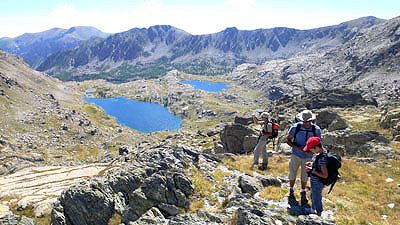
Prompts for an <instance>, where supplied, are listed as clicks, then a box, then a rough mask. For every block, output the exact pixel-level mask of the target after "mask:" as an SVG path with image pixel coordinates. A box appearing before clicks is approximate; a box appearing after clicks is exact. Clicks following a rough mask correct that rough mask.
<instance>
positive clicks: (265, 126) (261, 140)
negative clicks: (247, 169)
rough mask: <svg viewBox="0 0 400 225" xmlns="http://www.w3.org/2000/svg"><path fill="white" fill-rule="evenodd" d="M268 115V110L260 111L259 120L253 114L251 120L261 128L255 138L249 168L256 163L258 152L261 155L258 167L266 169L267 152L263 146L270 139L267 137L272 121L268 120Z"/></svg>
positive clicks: (270, 131)
mask: <svg viewBox="0 0 400 225" xmlns="http://www.w3.org/2000/svg"><path fill="white" fill-rule="evenodd" d="M268 117H269V113H268V112H262V113H261V120H259V119H257V117H256V116H255V115H253V122H254V123H255V124H260V125H261V126H262V128H261V131H260V136H259V137H258V140H257V145H256V147H255V148H254V151H253V154H254V159H253V164H252V165H251V169H253V168H254V166H255V165H258V161H259V158H260V154H261V156H262V164H261V166H260V167H259V169H261V170H266V169H267V166H268V152H267V150H266V149H265V146H266V145H267V143H268V142H269V140H270V139H269V137H270V136H271V135H272V123H271V122H270V121H269V119H268Z"/></svg>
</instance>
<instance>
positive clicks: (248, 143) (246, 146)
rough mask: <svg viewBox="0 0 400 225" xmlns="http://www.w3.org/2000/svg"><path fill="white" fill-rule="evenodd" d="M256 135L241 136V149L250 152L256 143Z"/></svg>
mask: <svg viewBox="0 0 400 225" xmlns="http://www.w3.org/2000/svg"><path fill="white" fill-rule="evenodd" d="M257 141H258V136H257V135H254V134H252V135H246V136H244V138H243V150H244V151H245V152H251V151H253V150H254V148H255V147H256V145H257Z"/></svg>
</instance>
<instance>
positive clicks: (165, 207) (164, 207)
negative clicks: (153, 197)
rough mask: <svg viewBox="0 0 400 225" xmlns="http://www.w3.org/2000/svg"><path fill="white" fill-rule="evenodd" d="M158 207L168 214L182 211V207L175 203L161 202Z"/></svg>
mask: <svg viewBox="0 0 400 225" xmlns="http://www.w3.org/2000/svg"><path fill="white" fill-rule="evenodd" d="M157 207H158V208H159V209H160V210H161V211H162V212H163V213H164V214H165V215H166V216H176V215H178V214H179V213H181V212H182V210H181V209H179V208H178V207H176V206H174V205H170V204H165V203H160V204H158V205H157Z"/></svg>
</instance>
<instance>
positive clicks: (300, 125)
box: [287, 110, 321, 205]
mask: <svg viewBox="0 0 400 225" xmlns="http://www.w3.org/2000/svg"><path fill="white" fill-rule="evenodd" d="M301 120H302V121H300V122H297V123H295V124H293V125H292V126H291V127H290V129H289V132H288V136H287V144H288V145H289V146H290V147H292V155H291V157H290V161H289V185H290V190H289V204H290V203H291V202H292V201H296V198H295V196H294V184H295V181H296V176H297V171H298V169H299V167H301V176H300V177H301V191H300V196H301V205H305V204H307V202H308V200H307V197H306V196H307V195H306V185H307V178H308V175H307V171H306V163H307V162H310V161H311V159H312V153H310V152H304V151H303V148H304V146H306V143H307V140H308V139H309V138H310V137H313V136H315V137H319V138H321V129H320V127H319V126H318V125H316V124H313V122H314V120H315V115H314V114H313V113H312V112H311V111H310V110H303V111H302V113H301Z"/></svg>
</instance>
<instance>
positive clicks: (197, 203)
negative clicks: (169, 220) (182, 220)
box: [189, 199, 204, 213]
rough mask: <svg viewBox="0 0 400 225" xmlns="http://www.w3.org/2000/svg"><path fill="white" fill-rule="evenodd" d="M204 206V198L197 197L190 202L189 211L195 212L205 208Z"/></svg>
mask: <svg viewBox="0 0 400 225" xmlns="http://www.w3.org/2000/svg"><path fill="white" fill-rule="evenodd" d="M203 206H204V199H197V200H194V201H192V202H191V203H190V207H189V213H195V212H197V211H198V210H199V209H201V208H203Z"/></svg>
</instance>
